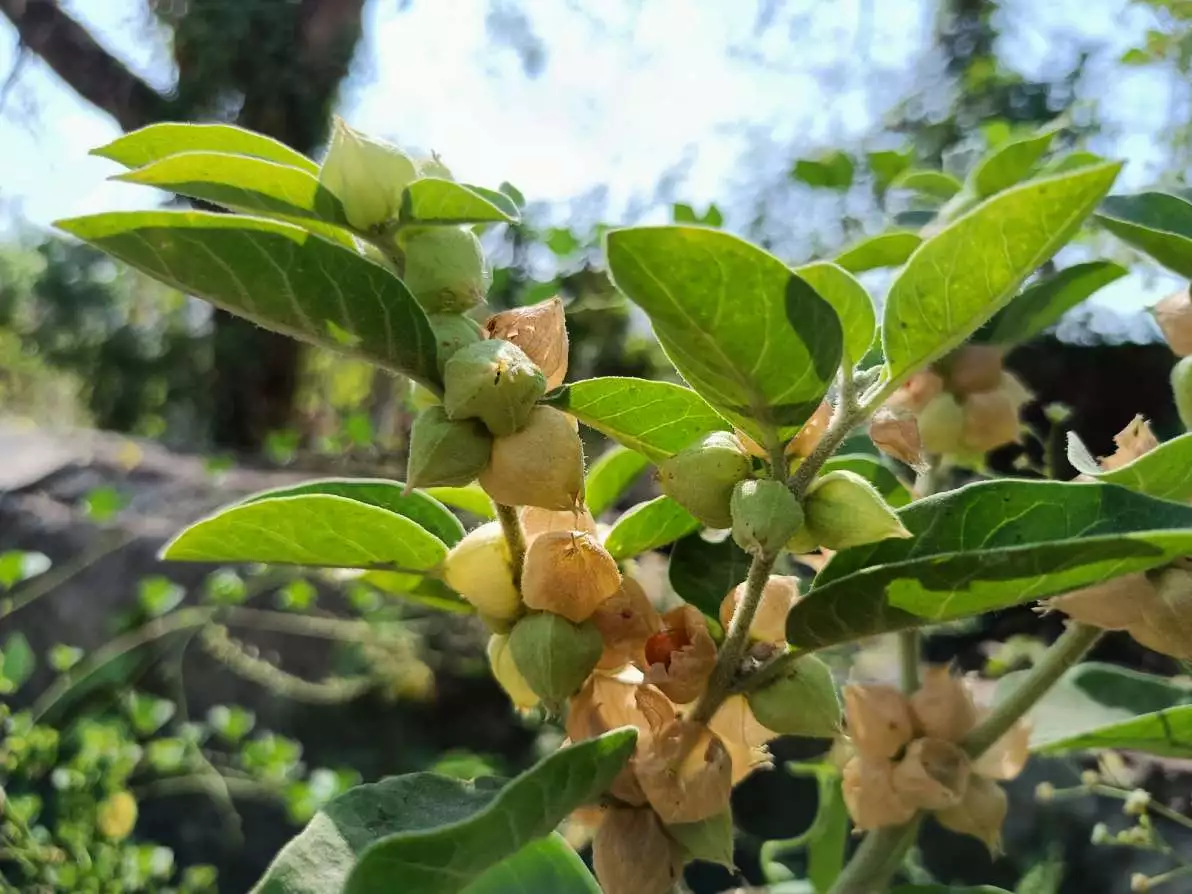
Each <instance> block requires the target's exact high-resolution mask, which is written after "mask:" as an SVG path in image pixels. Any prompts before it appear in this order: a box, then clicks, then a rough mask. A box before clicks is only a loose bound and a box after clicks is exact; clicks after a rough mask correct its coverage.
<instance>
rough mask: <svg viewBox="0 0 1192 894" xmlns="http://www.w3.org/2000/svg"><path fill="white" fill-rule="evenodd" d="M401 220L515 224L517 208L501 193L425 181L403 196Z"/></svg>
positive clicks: (417, 181) (441, 181) (518, 217)
mask: <svg viewBox="0 0 1192 894" xmlns="http://www.w3.org/2000/svg"><path fill="white" fill-rule="evenodd" d="M401 219H402V221H404V222H407V223H421V224H439V225H446V224H469V223H515V222H516V221H517V220H519V219H520V215H519V214H518V211H517V206H516V205H514V204H513V203H512V202H511V201H510V200H509V199H508V198H506V197H505V196H502V195H501V194H500V193H494V192H491V191H490V190H481V189H480V188H479V187H475V186H466V185H464V184H463V183H456V182H454V181H453V180H440V179H438V178H437V177H425V178H423V179H421V180H415V181H414V182H413V183H411V184H410V185H409V186H407V187H406V191H405V192H404V193H403V194H402V206H401Z"/></svg>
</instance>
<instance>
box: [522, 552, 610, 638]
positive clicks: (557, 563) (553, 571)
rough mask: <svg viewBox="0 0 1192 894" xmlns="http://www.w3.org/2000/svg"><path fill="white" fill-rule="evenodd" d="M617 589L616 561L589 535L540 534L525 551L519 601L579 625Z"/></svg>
mask: <svg viewBox="0 0 1192 894" xmlns="http://www.w3.org/2000/svg"><path fill="white" fill-rule="evenodd" d="M620 587H621V571H620V569H619V568H618V567H617V561H616V559H614V558H613V557H612V556H611V555H609V552H608V550H606V549H605V548H604V547H603V546H601V545H600V542H599V541H598V540H597V539H596V537H595V536H594V535H592V534H585V533H584V532H582V531H554V532H552V533H549V534H541V535H539V536H538V537H536V538H535V539H534V542H533V543H532V544H531V545H530V548H529V549H528V550H526V560H525V567H524V569H523V571H522V600H523V601H524V602H525V604H526V605H527V606H529V607H530V608H534V609H539V610H541V611H549V612H554V613H555V614H556V615H562V616H563V617H564V618H567V619H568V620H569V621H574V622H576V623H579V622H580V621H586V620H587V619H588V618H590V617H592V613H593V612H595V611H596V609H597V608H598V607H599V606H600V604H601V603H602V602H604V600H606V599H608V598H609V597H610V596H612V595H613V594H614V593H616V592H617V590H618V589H620Z"/></svg>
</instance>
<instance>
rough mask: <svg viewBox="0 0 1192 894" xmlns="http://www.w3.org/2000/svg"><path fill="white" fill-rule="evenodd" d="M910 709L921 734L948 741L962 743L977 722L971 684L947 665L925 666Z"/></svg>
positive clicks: (912, 697)
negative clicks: (967, 684)
mask: <svg viewBox="0 0 1192 894" xmlns="http://www.w3.org/2000/svg"><path fill="white" fill-rule="evenodd" d="M910 708H911V719H912V720H914V722H915V726H916V728H917V729H918V731H919V732H920V733H922V734H923V735H924V736H929V737H931V738H933V739H943V740H944V741H946V742H959V741H960V740H961V739H963V738H964V737H965V735H967V734H968V731H969V730H971V729H972V728H973V726H974V725H975V724H976V722H977V706H976V705H975V704H973V697H972V695H971V694H970V693H969V690H968V687H967V686H966V685H965V683H964V680H963V679H961V678H960V677H956V676H953V675H952V672H951V670H950V669H949V667H948V665H946V664H936V665H928V666H927V667H924V668H923V682H922V685H920V686H919V688H918V689H917V690H915V693H914V694H913V695H912V696H911V697H910Z"/></svg>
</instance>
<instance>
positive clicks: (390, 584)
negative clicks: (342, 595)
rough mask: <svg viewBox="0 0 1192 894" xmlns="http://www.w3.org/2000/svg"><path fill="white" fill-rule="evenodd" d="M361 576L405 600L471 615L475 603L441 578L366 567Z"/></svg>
mask: <svg viewBox="0 0 1192 894" xmlns="http://www.w3.org/2000/svg"><path fill="white" fill-rule="evenodd" d="M360 580H362V581H364V582H365V583H367V584H370V585H372V586H374V587H376V588H377V589H378V590H380V591H382V592H383V593H388V594H389V595H391V596H397V597H398V598H400V599H403V600H405V601H407V602H416V603H418V604H419V605H425V606H426V607H427V608H433V609H436V610H438V611H444V612H451V613H452V614H456V615H472V614H475V613H476V606H474V605H472V603H470V602H468V600H466V599H464V598H463V597H462V596H460V595H459V594H458V593H456V592H455V591H454V590H452V589H451V588H450V587H449V586H447V585H446V584H445V583H443V582H442V581H441V580H439V579H437V578H434V577H426V576H425V575H421V574H410V573H408V572H404V571H366V572H365V573H364V574H362V575H361V576H360Z"/></svg>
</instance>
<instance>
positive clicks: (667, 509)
mask: <svg viewBox="0 0 1192 894" xmlns="http://www.w3.org/2000/svg"><path fill="white" fill-rule="evenodd" d="M699 526H700V524H699V520H698V519H697V518H696V517H695V516H693V515H692V514H691V513H690V512H688V511H687V510H686V509H684V508H683V507H682V506H680V505H679V504H678V503H676V502H675V501H674V500H672V499H671V498H670V497H655V498H654V499H653V500H647V501H646V502H644V503H638V504H637V505H636V506H634V507H633V508H632V509H629V510H628V511H627V512H626V513H625V514H624V515H622V516H621V517H620V518H618V519H617V520H616V522H615V523H614V524H613V527H612V530H611V531H609V532H608V537H606V538H605V540H604V547H605V549H607V550H608V551H609V552H610V553H611V554H612V557H613V558H614V559H616V560H618V561H620V560H621V559H630V558H632V557H633V556H637V555H641V554H642V553H645V552H649V551H650V550H652V549H658V548H659V547H661V546H666V545H667V544H668V543H674V542H675V541H676V540H678V539H679V538H680V537H685V536H687V535H688V534H690V533H691V532H692V531H696V530H698V529H699Z"/></svg>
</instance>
